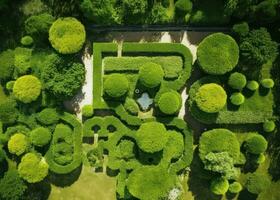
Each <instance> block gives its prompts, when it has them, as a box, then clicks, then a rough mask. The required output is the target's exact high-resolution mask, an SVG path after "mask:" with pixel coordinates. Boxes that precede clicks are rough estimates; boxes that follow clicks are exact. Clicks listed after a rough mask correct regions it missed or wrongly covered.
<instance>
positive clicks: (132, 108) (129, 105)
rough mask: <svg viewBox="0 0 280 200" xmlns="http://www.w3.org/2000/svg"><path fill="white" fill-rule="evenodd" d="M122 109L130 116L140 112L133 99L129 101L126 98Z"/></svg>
mask: <svg viewBox="0 0 280 200" xmlns="http://www.w3.org/2000/svg"><path fill="white" fill-rule="evenodd" d="M124 108H125V110H126V111H127V112H129V113H130V114H132V115H138V112H139V110H140V109H139V106H138V104H137V103H136V101H135V100H134V99H131V98H127V99H126V100H125V103H124Z"/></svg>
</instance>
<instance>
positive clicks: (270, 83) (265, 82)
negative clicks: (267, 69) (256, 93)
mask: <svg viewBox="0 0 280 200" xmlns="http://www.w3.org/2000/svg"><path fill="white" fill-rule="evenodd" d="M261 85H262V86H263V87H264V88H267V89H270V88H273V87H274V81H273V80H272V79H270V78H266V79H263V80H262V81H261Z"/></svg>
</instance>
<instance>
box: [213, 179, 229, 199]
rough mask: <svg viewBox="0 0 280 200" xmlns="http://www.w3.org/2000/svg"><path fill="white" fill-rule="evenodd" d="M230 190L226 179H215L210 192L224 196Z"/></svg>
mask: <svg viewBox="0 0 280 200" xmlns="http://www.w3.org/2000/svg"><path fill="white" fill-rule="evenodd" d="M228 188H229V183H228V180H227V179H224V178H214V179H213V180H212V181H211V185H210V190H211V191H212V192H213V193H214V194H216V195H224V194H225V193H226V192H227V191H228Z"/></svg>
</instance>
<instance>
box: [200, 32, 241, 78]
mask: <svg viewBox="0 0 280 200" xmlns="http://www.w3.org/2000/svg"><path fill="white" fill-rule="evenodd" d="M197 59H198V63H199V66H200V67H201V69H202V70H203V71H204V72H206V73H208V74H213V75H222V74H225V73H227V72H230V71H231V70H232V69H233V68H234V67H235V66H236V65H237V63H238V59H239V48H238V45H237V44H236V42H235V40H234V39H233V38H232V37H231V36H229V35H226V34H223V33H214V34H212V35H210V36H208V37H206V38H205V39H204V40H203V41H202V42H201V43H200V44H199V46H198V49H197Z"/></svg>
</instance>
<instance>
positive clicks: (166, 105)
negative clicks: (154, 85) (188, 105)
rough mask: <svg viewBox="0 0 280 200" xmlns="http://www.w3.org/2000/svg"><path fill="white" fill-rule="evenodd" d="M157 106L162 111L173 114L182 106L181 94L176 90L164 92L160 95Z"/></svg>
mask: <svg viewBox="0 0 280 200" xmlns="http://www.w3.org/2000/svg"><path fill="white" fill-rule="evenodd" d="M158 106H159V109H160V111H161V112H162V113H164V114H166V115H173V114H175V113H177V112H178V111H179V110H180V108H181V106H182V99H181V95H180V94H179V93H178V92H176V91H170V92H165V93H163V94H162V95H160V98H159V101H158Z"/></svg>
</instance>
